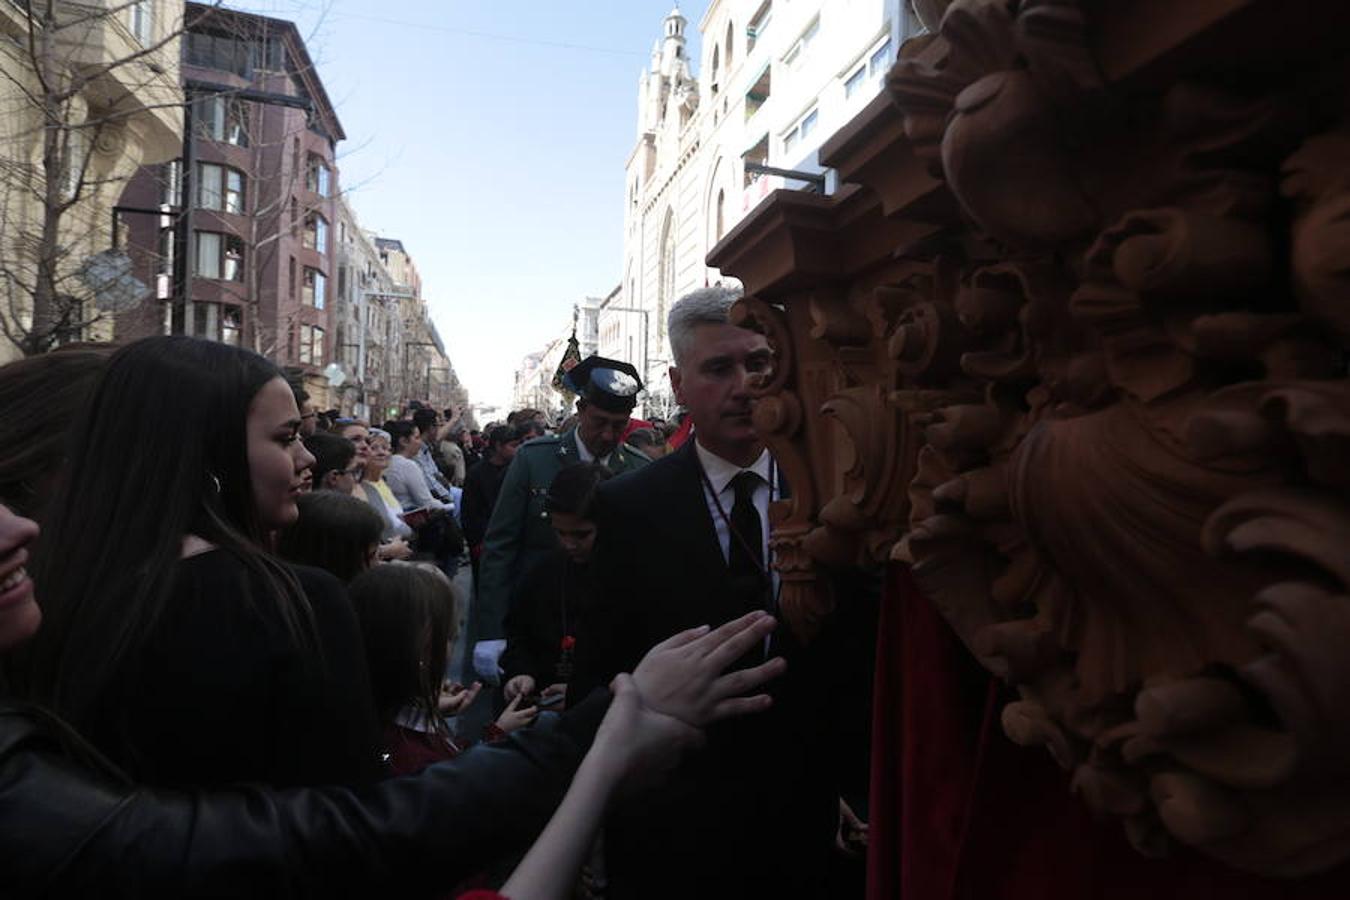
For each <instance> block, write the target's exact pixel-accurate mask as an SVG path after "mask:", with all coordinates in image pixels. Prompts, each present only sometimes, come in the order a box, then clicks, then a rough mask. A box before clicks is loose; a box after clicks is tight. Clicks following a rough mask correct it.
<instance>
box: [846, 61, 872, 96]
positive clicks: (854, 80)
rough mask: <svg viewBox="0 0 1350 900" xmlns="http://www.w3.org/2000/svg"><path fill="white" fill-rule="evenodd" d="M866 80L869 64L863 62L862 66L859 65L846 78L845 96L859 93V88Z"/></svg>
mask: <svg viewBox="0 0 1350 900" xmlns="http://www.w3.org/2000/svg"><path fill="white" fill-rule="evenodd" d="M866 80H867V64H866V63H863V64H862V65H861V66H858V68H857V69H856V70H855V71H854V73H853V74H852V75H850V76H848V78H846V79H844V96H845V97H852V96H853V95H854V94H856V93H858V88H860V87H862V86H863V82H865V81H866Z"/></svg>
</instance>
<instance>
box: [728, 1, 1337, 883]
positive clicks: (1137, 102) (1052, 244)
mask: <svg viewBox="0 0 1350 900" xmlns="http://www.w3.org/2000/svg"><path fill="white" fill-rule="evenodd" d="M943 6H944V4H941V3H936V2H930V3H927V4H925V10H924V12H925V13H926V14H928V15H936V14H942V18H941V25H940V27H939V28H938V30H937V31H936V33H933V34H930V35H926V36H924V37H921V38H918V39H915V40H912V41H910V42H909V43H908V44H906V46H905V47H904V48H903V50H902V52H901V58H900V60H899V62H898V63H897V64H896V66H895V68H894V70H893V71H892V72H891V74H890V76H889V78H888V82H887V93H886V95H885V96H883V97H881V98H878V100H877V101H876V102H874V103H873V104H871V105H870V106H869V107H868V108H867V109H866V110H865V111H864V112H863V113H862V114H861V115H860V116H859V117H858V118H857V119H856V120H855V121H854V122H852V123H850V124H849V125H848V126H846V127H845V128H844V129H843V130H842V131H841V132H840V133H839V134H838V135H836V136H835V137H834V138H833V139H832V140H831V141H830V142H829V144H827V145H826V147H825V149H824V151H823V153H822V156H823V159H824V161H825V162H826V164H827V165H830V166H832V167H834V168H836V169H837V170H838V172H839V174H840V181H841V184H843V185H844V187H843V188H842V189H841V190H840V191H839V193H838V194H836V195H835V196H833V197H818V196H811V195H800V194H793V193H787V192H780V193H777V194H775V195H773V196H771V197H770V198H769V199H768V200H766V201H765V203H764V204H762V205H761V206H760V207H759V208H758V209H757V210H756V211H755V212H754V213H752V215H751V216H750V217H749V218H748V219H747V220H746V221H744V222H743V223H742V224H741V225H740V226H738V227H737V228H736V229H735V230H734V231H733V232H732V233H731V234H730V235H728V236H727V238H726V239H725V240H723V241H722V243H721V244H719V245H718V247H717V248H715V249H714V251H713V253H712V254H711V256H710V260H709V262H710V264H711V265H714V266H717V267H719V268H721V269H722V270H724V271H726V272H729V273H731V274H734V275H736V276H738V277H739V278H741V279H742V281H743V282H744V283H745V285H746V292H747V299H746V300H745V301H743V303H742V304H741V306H740V307H739V310H738V315H739V316H741V317H743V318H745V319H747V320H752V321H753V322H756V323H758V325H759V327H762V328H764V330H765V331H766V332H767V333H768V335H769V336H770V339H771V343H773V345H774V346H775V347H776V348H777V351H778V368H777V369H776V371H775V372H774V376H773V378H772V379H771V381H770V382H769V383H767V384H766V385H764V387H763V391H762V397H761V399H760V401H759V405H758V407H757V409H756V422H757V424H758V425H759V427H760V428H761V430H762V432H763V433H764V434H765V436H766V439H767V441H768V443H769V444H770V445H771V447H772V449H773V451H774V453H775V455H776V456H777V458H778V460H779V461H780V464H781V465H782V466H783V469H784V472H785V473H786V474H787V475H788V477H789V479H790V480H791V483H792V485H793V488H794V494H793V497H792V499H791V500H790V501H784V502H783V503H781V504H780V508H779V509H776V510H775V511H774V522H775V533H774V538H773V540H774V543H775V546H776V547H777V548H778V551H779V560H780V567H781V568H782V569H783V578H784V597H785V601H784V606H785V611H786V613H787V616H788V618H789V620H790V622H791V624H792V625H793V627H794V628H795V629H796V630H797V631H799V632H800V633H801V634H802V635H804V636H806V637H810V636H811V635H812V634H814V632H815V631H816V629H817V628H818V626H819V623H820V620H821V618H822V617H824V616H826V615H828V613H829V611H830V609H831V608H832V605H833V604H834V603H835V602H846V600H847V598H833V597H830V596H828V594H827V593H826V592H825V590H824V589H823V587H821V584H822V580H821V579H819V578H818V575H819V572H820V570H821V569H822V568H823V567H829V566H839V565H845V566H847V565H858V564H866V563H877V562H882V561H885V560H888V559H895V560H900V561H903V562H906V563H909V564H910V565H912V567H913V571H914V574H915V577H916V579H917V580H918V582H919V583H920V585H921V586H922V587H923V588H924V590H925V592H926V593H927V595H928V596H929V597H930V598H931V600H932V601H933V602H934V603H935V604H936V605H937V607H938V608H939V610H940V611H941V613H942V614H943V615H944V617H945V618H946V619H947V620H948V622H949V623H950V624H951V625H952V627H953V628H954V630H955V631H956V632H957V634H958V635H959V636H960V637H961V639H962V640H963V641H964V642H965V644H966V645H967V647H969V649H970V650H971V652H972V653H973V654H974V655H975V656H976V657H977V658H978V659H979V660H980V661H981V662H982V663H983V664H984V665H986V666H987V667H988V668H989V669H990V670H991V671H993V672H995V673H996V674H998V675H1000V676H1001V677H1003V678H1005V679H1007V680H1008V681H1009V682H1010V683H1012V684H1013V685H1015V686H1016V687H1017V689H1018V692H1019V694H1020V698H1021V699H1020V700H1019V701H1018V702H1015V703H1012V704H1010V705H1009V706H1008V707H1007V708H1006V709H1005V710H1004V713H1003V724H1004V728H1005V730H1006V732H1007V734H1008V735H1009V736H1010V737H1011V738H1012V739H1013V740H1014V741H1017V742H1019V743H1022V744H1026V745H1035V746H1044V747H1045V748H1046V750H1047V751H1048V752H1050V753H1051V754H1052V755H1053V757H1054V758H1055V759H1056V760H1057V761H1058V762H1059V763H1060V764H1061V765H1063V766H1064V767H1066V768H1067V769H1069V770H1071V771H1072V772H1073V783H1074V787H1075V789H1076V790H1077V791H1078V793H1079V794H1080V795H1081V797H1082V799H1083V800H1084V802H1086V803H1088V804H1089V805H1090V806H1092V807H1093V808H1094V809H1095V810H1096V811H1098V812H1100V813H1103V814H1106V815H1110V816H1114V817H1118V818H1119V819H1120V820H1121V822H1122V825H1123V827H1124V828H1125V830H1126V832H1127V834H1128V836H1129V837H1130V839H1131V840H1132V842H1133V843H1134V844H1135V846H1136V847H1138V848H1139V849H1140V850H1141V851H1142V852H1144V853H1149V854H1155V853H1159V852H1162V851H1163V850H1164V849H1165V848H1166V846H1167V845H1168V844H1169V843H1170V842H1172V841H1180V842H1182V843H1185V844H1189V845H1193V846H1195V847H1197V848H1199V849H1201V850H1202V851H1204V852H1206V853H1209V854H1211V855H1213V856H1215V857H1217V858H1219V859H1221V860H1224V861H1226V862H1228V863H1229V864H1231V865H1233V866H1237V867H1240V868H1244V869H1250V870H1255V871H1259V872H1264V873H1269V874H1277V875H1298V874H1302V873H1307V872H1312V871H1317V870H1320V869H1324V868H1327V867H1329V866H1331V865H1333V864H1336V863H1339V862H1342V861H1344V860H1346V859H1347V858H1350V651H1347V649H1346V648H1348V647H1350V379H1347V372H1346V361H1347V358H1348V357H1347V350H1348V349H1350V115H1347V112H1350V102H1348V101H1347V95H1346V89H1347V87H1350V78H1348V77H1347V75H1350V53H1348V52H1347V47H1348V46H1350V21H1347V20H1348V19H1350V8H1348V7H1347V6H1346V5H1345V4H1342V3H1338V2H1333V0H1325V2H1313V0H1302V2H1293V3H1289V2H1285V3H1275V2H1257V0H1248V2H1238V0H1195V2H1188V3H1173V2H1167V3H1164V2H1153V0H1147V2H1138V3H1127V2H1125V0H1100V2H1087V0H1081V2H1080V0H956V2H953V3H950V4H945V13H942V7H943Z"/></svg>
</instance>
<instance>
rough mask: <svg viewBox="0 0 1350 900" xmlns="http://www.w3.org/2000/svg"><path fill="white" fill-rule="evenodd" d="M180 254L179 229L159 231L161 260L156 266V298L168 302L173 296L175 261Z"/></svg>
mask: <svg viewBox="0 0 1350 900" xmlns="http://www.w3.org/2000/svg"><path fill="white" fill-rule="evenodd" d="M177 253H178V229H176V228H174V227H172V226H170V227H168V228H161V229H160V230H159V260H158V262H157V263H156V265H155V297H156V299H159V300H167V299H169V297H170V296H172V294H173V275H174V271H173V268H174V260H175V259H176V258H177Z"/></svg>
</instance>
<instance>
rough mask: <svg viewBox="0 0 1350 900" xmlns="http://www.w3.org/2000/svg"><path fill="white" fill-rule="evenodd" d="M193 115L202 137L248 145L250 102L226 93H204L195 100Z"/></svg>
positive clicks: (242, 145)
mask: <svg viewBox="0 0 1350 900" xmlns="http://www.w3.org/2000/svg"><path fill="white" fill-rule="evenodd" d="M192 106H193V116H194V117H195V119H196V124H197V130H198V134H200V135H201V136H202V137H204V138H206V139H208V140H212V141H221V142H223V143H226V144H233V145H234V146H236V147H247V146H248V104H247V103H245V102H244V101H243V100H240V99H239V98H238V97H230V96H228V95H226V94H204V95H202V96H199V97H198V98H197V99H196V100H195V101H193V104H192Z"/></svg>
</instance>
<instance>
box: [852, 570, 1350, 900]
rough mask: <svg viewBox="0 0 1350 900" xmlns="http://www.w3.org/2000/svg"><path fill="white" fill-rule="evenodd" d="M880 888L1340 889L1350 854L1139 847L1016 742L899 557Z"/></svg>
mask: <svg viewBox="0 0 1350 900" xmlns="http://www.w3.org/2000/svg"><path fill="white" fill-rule="evenodd" d="M877 632H878V637H877V640H878V648H877V666H876V690H875V693H874V699H873V703H874V705H873V733H872V787H871V802H870V807H871V830H870V840H869V850H870V852H869V856H868V885H867V897H868V900H894V898H902V900H1084V898H1092V900H1210V898H1213V900H1233V898H1242V900H1331V898H1345V897H1347V896H1350V887H1347V885H1350V867H1347V866H1342V867H1341V868H1339V869H1337V870H1334V871H1332V872H1329V873H1324V874H1322V875H1320V876H1315V877H1312V878H1304V879H1295V880H1275V879H1267V878H1261V877H1259V876H1255V875H1248V874H1245V873H1241V872H1238V871H1235V870H1233V869H1230V868H1228V867H1226V866H1223V865H1221V864H1219V863H1217V862H1215V861H1213V860H1210V859H1208V858H1206V857H1203V856H1200V855H1199V854H1197V853H1195V852H1193V851H1190V850H1187V849H1185V848H1180V847H1179V848H1177V849H1176V851H1175V852H1174V854H1173V856H1172V857H1171V858H1169V859H1163V860H1154V859H1147V858H1145V857H1144V856H1141V855H1140V854H1139V853H1138V852H1137V851H1135V850H1134V849H1133V848H1132V847H1130V846H1129V844H1128V843H1127V841H1126V840H1125V837H1124V835H1123V833H1122V829H1121V826H1120V823H1118V822H1111V821H1107V822H1096V821H1094V820H1093V818H1092V816H1091V815H1090V814H1089V812H1088V809H1087V807H1086V806H1085V805H1084V804H1083V802H1082V801H1081V800H1080V799H1078V798H1077V797H1075V796H1073V795H1072V794H1071V793H1070V792H1069V787H1068V780H1069V776H1068V773H1066V772H1063V771H1062V770H1060V769H1059V768H1058V767H1057V766H1056V765H1055V764H1054V763H1053V762H1052V761H1051V760H1050V757H1049V755H1048V754H1047V753H1046V752H1045V751H1043V750H1033V749H1027V748H1022V747H1018V746H1016V745H1014V744H1013V743H1012V742H1011V741H1009V740H1008V738H1007V737H1006V736H1005V735H1004V734H1003V730H1002V727H1001V726H1000V724H999V712H1000V710H1001V709H1002V706H1003V704H1004V703H1005V702H1006V701H1007V699H1008V698H1007V696H1006V694H1005V693H1004V691H1003V689H1002V686H1001V685H1000V683H999V682H998V681H997V680H996V679H994V678H992V677H991V676H989V675H988V674H987V673H985V672H984V670H983V669H981V668H980V667H979V665H978V664H977V663H976V662H975V660H974V659H973V658H972V657H971V656H970V654H969V653H968V652H967V651H966V649H965V647H964V646H963V645H962V644H961V642H960V641H959V640H958V639H957V638H956V635H955V634H954V633H953V632H952V631H951V629H950V628H949V627H948V626H947V624H946V622H945V621H944V620H943V619H942V618H941V616H939V615H938V613H937V611H936V609H935V608H934V607H933V605H932V603H930V602H929V601H928V600H927V599H925V598H924V597H923V596H922V595H921V594H920V593H919V591H918V589H917V587H916V586H915V584H914V582H913V580H912V578H911V576H910V574H909V570H908V569H907V568H906V567H904V566H894V567H893V568H892V571H891V572H890V573H889V578H888V581H887V585H886V596H885V597H884V599H883V603H882V608H881V621H880V624H879V625H878V629H877Z"/></svg>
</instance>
